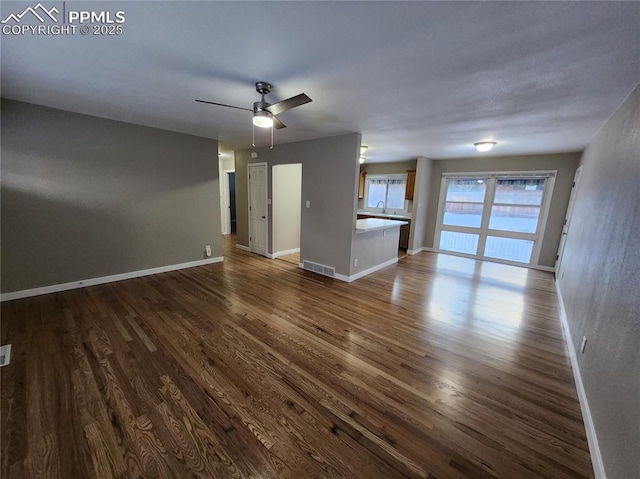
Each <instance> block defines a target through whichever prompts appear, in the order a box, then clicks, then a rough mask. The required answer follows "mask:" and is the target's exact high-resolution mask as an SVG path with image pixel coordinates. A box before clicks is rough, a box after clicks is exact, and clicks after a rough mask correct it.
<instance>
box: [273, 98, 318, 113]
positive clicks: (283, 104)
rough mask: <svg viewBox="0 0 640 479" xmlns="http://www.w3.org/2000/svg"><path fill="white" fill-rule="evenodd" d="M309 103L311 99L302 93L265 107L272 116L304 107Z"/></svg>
mask: <svg viewBox="0 0 640 479" xmlns="http://www.w3.org/2000/svg"><path fill="white" fill-rule="evenodd" d="M310 101H311V98H309V97H308V96H307V95H305V94H304V93H300V94H299V95H296V96H292V97H291V98H287V99H286V100H282V101H279V102H278V103H274V104H273V105H269V106H268V107H267V110H268V111H269V112H270V113H271V114H272V115H279V114H280V113H282V112H283V111H287V110H291V108H295V107H297V106H300V105H304V104H305V103H309V102H310Z"/></svg>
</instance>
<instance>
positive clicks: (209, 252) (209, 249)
mask: <svg viewBox="0 0 640 479" xmlns="http://www.w3.org/2000/svg"><path fill="white" fill-rule="evenodd" d="M204 251H205V253H206V255H207V258H208V257H209V256H211V246H210V245H207V246H205V247H204Z"/></svg>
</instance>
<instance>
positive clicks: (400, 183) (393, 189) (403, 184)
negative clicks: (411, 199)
mask: <svg viewBox="0 0 640 479" xmlns="http://www.w3.org/2000/svg"><path fill="white" fill-rule="evenodd" d="M406 189H407V175H405V174H400V175H372V176H370V177H368V178H367V180H366V186H365V198H364V200H365V202H364V205H365V208H366V209H367V211H371V212H378V213H386V214H395V213H405V212H406V211H407V202H406V200H405V194H406Z"/></svg>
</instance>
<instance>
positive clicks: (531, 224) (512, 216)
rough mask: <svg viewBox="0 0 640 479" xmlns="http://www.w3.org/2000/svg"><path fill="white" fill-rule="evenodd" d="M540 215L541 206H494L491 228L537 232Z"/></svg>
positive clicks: (492, 208)
mask: <svg viewBox="0 0 640 479" xmlns="http://www.w3.org/2000/svg"><path fill="white" fill-rule="evenodd" d="M539 217H540V207H539V206H506V205H499V206H492V207H491V217H490V218H489V229H492V230H500V231H514V232H516V233H535V232H536V230H537V229H538V218H539Z"/></svg>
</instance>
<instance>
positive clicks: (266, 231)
mask: <svg viewBox="0 0 640 479" xmlns="http://www.w3.org/2000/svg"><path fill="white" fill-rule="evenodd" d="M257 166H261V167H263V168H264V170H265V189H264V205H265V223H266V228H265V229H264V245H265V254H264V255H265V256H267V255H268V254H269V164H268V163H267V162H266V161H263V162H260V163H249V164H247V191H248V198H249V202H248V203H249V204H248V205H247V214H248V218H249V251H251V252H252V253H256V254H260V255H262V253H259V252H256V251H254V250H253V241H252V240H251V238H253V235H252V233H251V201H252V198H251V176H250V175H251V168H252V167H257Z"/></svg>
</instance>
